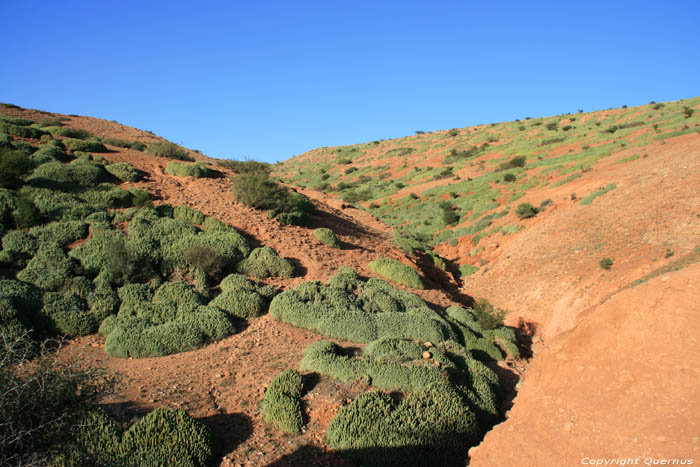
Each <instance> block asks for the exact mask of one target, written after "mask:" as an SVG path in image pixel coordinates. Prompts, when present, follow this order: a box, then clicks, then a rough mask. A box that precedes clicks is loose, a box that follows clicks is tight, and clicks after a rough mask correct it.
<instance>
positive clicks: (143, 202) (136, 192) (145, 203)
mask: <svg viewBox="0 0 700 467" xmlns="http://www.w3.org/2000/svg"><path fill="white" fill-rule="evenodd" d="M129 193H130V194H131V204H132V205H133V206H138V207H141V208H144V207H153V202H152V201H151V194H150V193H149V192H148V191H146V190H140V189H138V188H129Z"/></svg>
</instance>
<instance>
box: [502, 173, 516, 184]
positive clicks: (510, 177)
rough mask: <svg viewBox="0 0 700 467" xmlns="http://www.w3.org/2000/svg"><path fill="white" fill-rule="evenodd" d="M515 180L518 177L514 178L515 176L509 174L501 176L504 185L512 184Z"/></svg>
mask: <svg viewBox="0 0 700 467" xmlns="http://www.w3.org/2000/svg"><path fill="white" fill-rule="evenodd" d="M517 178H518V177H516V176H515V174H510V173H509V174H505V175H504V176H503V181H504V182H506V183H512V182H514V181H515V180H517Z"/></svg>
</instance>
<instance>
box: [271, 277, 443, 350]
mask: <svg viewBox="0 0 700 467" xmlns="http://www.w3.org/2000/svg"><path fill="white" fill-rule="evenodd" d="M270 314H271V315H272V316H273V317H274V318H276V319H278V320H280V321H284V322H286V323H289V324H292V325H294V326H299V327H303V328H307V329H311V330H314V331H317V332H319V333H321V334H323V335H326V336H328V337H332V338H338V339H343V340H348V341H353V342H371V341H373V340H375V339H377V338H380V337H397V338H398V337H400V338H407V339H417V340H430V341H431V342H443V341H445V340H448V339H455V338H456V335H455V334H454V332H453V331H452V330H451V328H450V325H449V323H447V322H446V321H445V320H443V319H442V318H441V317H440V316H439V315H438V314H436V313H434V312H433V311H432V310H430V308H428V307H427V305H426V304H425V302H423V300H421V299H420V297H417V296H416V295H413V294H411V293H408V292H403V291H400V290H397V289H394V288H393V287H391V286H390V285H389V284H387V283H386V282H384V281H382V280H379V279H369V280H368V281H366V282H363V281H362V280H361V279H360V278H359V277H357V275H356V274H355V273H354V271H352V270H351V269H349V268H341V271H339V273H338V274H336V275H335V276H334V277H332V278H331V279H329V281H328V285H325V286H324V285H323V284H321V283H319V282H304V283H302V284H300V285H299V286H297V287H296V288H294V289H292V290H288V291H286V292H282V293H281V294H279V295H277V296H275V298H274V299H273V300H272V303H271V304H270Z"/></svg>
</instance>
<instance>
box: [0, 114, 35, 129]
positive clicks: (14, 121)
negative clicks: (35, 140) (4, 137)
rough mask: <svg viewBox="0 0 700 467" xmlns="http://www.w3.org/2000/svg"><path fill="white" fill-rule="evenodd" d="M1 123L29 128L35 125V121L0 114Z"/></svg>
mask: <svg viewBox="0 0 700 467" xmlns="http://www.w3.org/2000/svg"><path fill="white" fill-rule="evenodd" d="M0 122H5V123H11V124H13V125H18V126H29V125H31V124H32V123H34V120H30V119H28V118H20V117H12V116H10V115H3V114H0Z"/></svg>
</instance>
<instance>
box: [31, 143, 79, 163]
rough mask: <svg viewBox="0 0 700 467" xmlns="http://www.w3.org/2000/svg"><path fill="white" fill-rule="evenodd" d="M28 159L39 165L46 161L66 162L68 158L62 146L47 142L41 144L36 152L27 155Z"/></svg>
mask: <svg viewBox="0 0 700 467" xmlns="http://www.w3.org/2000/svg"><path fill="white" fill-rule="evenodd" d="M29 159H31V161H32V162H34V164H35V165H36V166H39V165H41V164H45V163H47V162H68V161H69V159H70V158H69V156H68V155H67V154H66V152H65V151H64V150H63V149H62V148H60V147H58V146H54V145H50V144H47V145H41V146H40V147H39V149H38V150H37V151H36V152H34V153H33V154H32V155H30V156H29Z"/></svg>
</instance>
